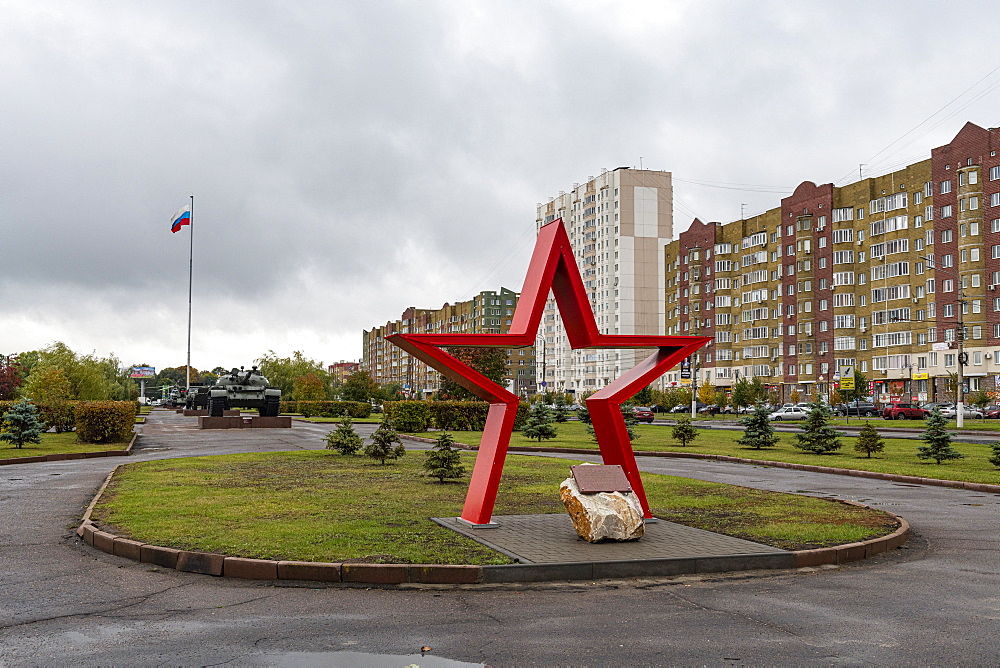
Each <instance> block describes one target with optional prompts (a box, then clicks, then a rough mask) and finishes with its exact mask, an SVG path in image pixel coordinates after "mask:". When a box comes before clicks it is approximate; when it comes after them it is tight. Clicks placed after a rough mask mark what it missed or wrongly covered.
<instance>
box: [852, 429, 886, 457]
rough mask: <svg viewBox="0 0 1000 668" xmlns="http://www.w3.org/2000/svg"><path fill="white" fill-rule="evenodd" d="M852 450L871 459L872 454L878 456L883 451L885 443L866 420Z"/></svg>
mask: <svg viewBox="0 0 1000 668" xmlns="http://www.w3.org/2000/svg"><path fill="white" fill-rule="evenodd" d="M854 450H855V451H856V452H864V453H865V454H867V455H868V457H871V456H872V454H873V453H874V454H878V453H880V452H882V451H883V450H885V441H883V440H882V436H881V435H879V433H878V430H877V429H875V427H873V426H872V423H871V422H869V421H868V420H865V426H864V427H862V428H861V431H860V432H859V433H858V438H857V440H856V441H854Z"/></svg>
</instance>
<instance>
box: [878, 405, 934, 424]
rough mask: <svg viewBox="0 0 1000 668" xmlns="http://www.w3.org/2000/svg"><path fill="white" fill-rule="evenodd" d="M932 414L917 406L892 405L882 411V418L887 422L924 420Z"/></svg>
mask: <svg viewBox="0 0 1000 668" xmlns="http://www.w3.org/2000/svg"><path fill="white" fill-rule="evenodd" d="M930 414H931V412H930V411H929V410H927V409H926V408H921V407H920V406H917V405H916V404H890V405H888V406H886V407H885V408H883V409H882V417H883V418H885V419H886V420H907V419H909V420H923V419H924V418H925V417H927V416H928V415H930Z"/></svg>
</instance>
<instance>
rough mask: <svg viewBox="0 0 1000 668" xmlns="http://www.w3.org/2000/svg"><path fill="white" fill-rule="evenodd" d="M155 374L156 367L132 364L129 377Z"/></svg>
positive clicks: (147, 376)
mask: <svg viewBox="0 0 1000 668" xmlns="http://www.w3.org/2000/svg"><path fill="white" fill-rule="evenodd" d="M155 375H156V369H155V368H154V367H151V366H134V367H132V371H130V372H129V375H128V376H129V378H152V377H153V376H155Z"/></svg>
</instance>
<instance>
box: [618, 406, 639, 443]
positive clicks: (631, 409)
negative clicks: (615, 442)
mask: <svg viewBox="0 0 1000 668" xmlns="http://www.w3.org/2000/svg"><path fill="white" fill-rule="evenodd" d="M621 411H622V417H623V418H625V431H627V432H628V439H629V440H630V441H634V440H635V439H637V438H639V432H637V431H636V430H635V427H636V425H637V424H639V421H638V420H636V419H635V406H633V405H632V404H622V408H621Z"/></svg>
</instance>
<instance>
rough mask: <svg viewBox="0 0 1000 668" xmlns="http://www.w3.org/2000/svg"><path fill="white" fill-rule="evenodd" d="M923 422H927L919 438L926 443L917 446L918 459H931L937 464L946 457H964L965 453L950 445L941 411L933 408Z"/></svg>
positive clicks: (948, 432)
mask: <svg viewBox="0 0 1000 668" xmlns="http://www.w3.org/2000/svg"><path fill="white" fill-rule="evenodd" d="M924 422H925V423H926V424H927V430H926V431H924V433H923V434H921V435H920V440H922V441H923V442H924V443H926V444H927V445H921V446H919V447H918V448H917V457H919V458H920V459H933V460H934V461H935V462H936V463H938V464H940V463H941V462H943V461H945V460H947V459H961V458H962V457H965V455H963V454H962V453H960V452H958V451H957V450H955V449H954V448H953V447H951V439H952V435H951V432H950V431H948V430H947V429H946V428H945V427H946V425H947V424H948V420H947V418H945V416H943V415H941V411H940V410H938V408H937V407H935V408H934V412H933V413H931V414H930V415H928V416H927V419H926V420H924Z"/></svg>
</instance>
